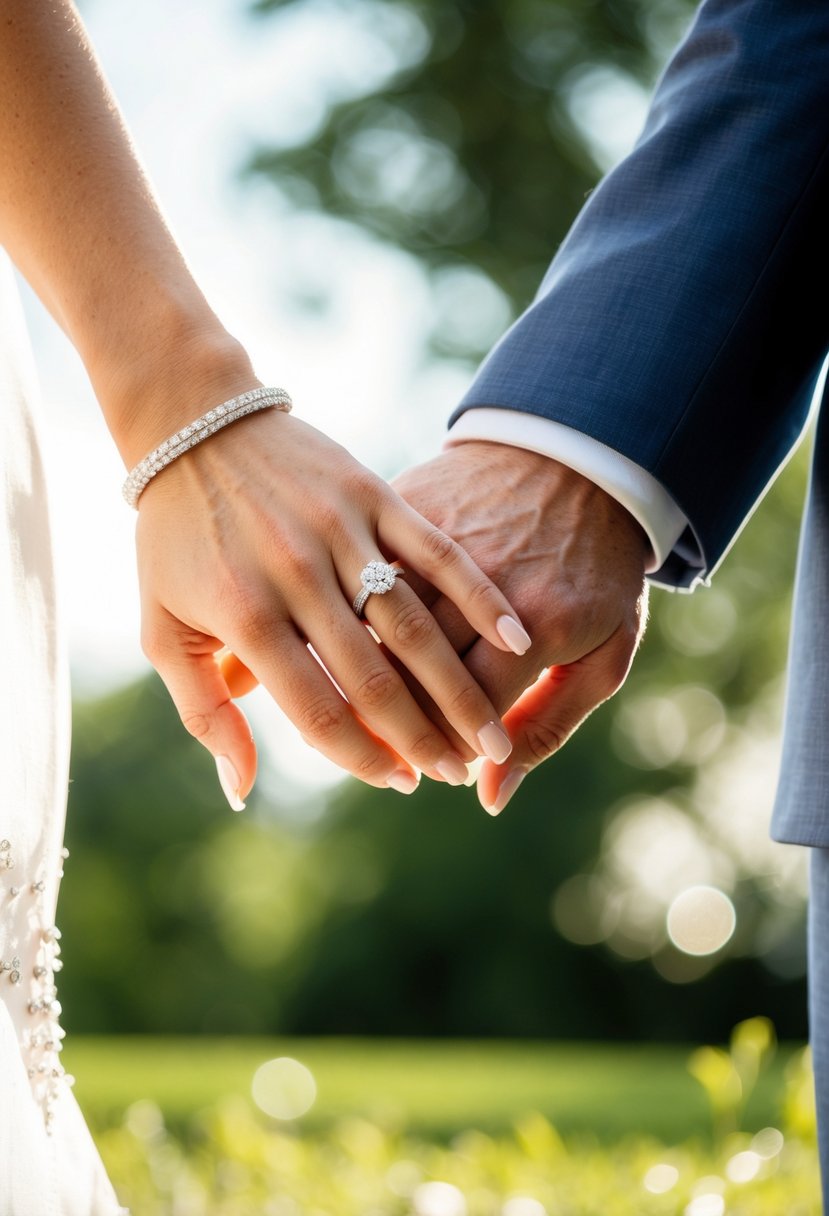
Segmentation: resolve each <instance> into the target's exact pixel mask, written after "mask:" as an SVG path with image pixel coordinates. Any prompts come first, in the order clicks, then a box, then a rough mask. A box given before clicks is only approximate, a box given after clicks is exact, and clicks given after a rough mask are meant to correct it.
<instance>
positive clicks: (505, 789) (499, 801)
mask: <svg viewBox="0 0 829 1216" xmlns="http://www.w3.org/2000/svg"><path fill="white" fill-rule="evenodd" d="M528 772H529V769H526V768H514V769H513V770H512V771H511V772H509V773H507V775H506V777H505V778H504V780H503V781H502V782H501V784H500V785H499V786H498V793H497V794H496V795H495V801H494V803H493V804H492V805H491V806H486V805H484V810H485V811H486V812H487V814H488V815H493V816H495V815H500V814H501V811H503V809H504V807H505V806H506V805H507V803H508V802H509V800H510V798H512V796H513V794H514V793H515V791H516V790H517V789H518V787H519V785H520V784H521V782H522V781H523V780H524V778H525V777H526V775H527V773H528Z"/></svg>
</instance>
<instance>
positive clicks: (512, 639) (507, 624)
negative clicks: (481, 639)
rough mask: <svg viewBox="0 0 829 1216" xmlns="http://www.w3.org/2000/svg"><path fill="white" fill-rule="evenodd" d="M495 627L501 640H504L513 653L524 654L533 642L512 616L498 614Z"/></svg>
mask: <svg viewBox="0 0 829 1216" xmlns="http://www.w3.org/2000/svg"><path fill="white" fill-rule="evenodd" d="M495 628H496V629H497V630H498V636H499V637H500V638H501V641H502V642H506V644H507V646H509V648H510V650H511V651H512V653H513V654H526V653H527V651H528V650H529V648H530V647H531V646H532V644H533V640H532V638H531V637H530V635H529V634H528V633H527V631H526V629H525V628H524V626H523V625H520V624H519V623H518V621H516V619H515V617H514V616H506V615H504V616H499V617H498V620H497V621H496V622H495Z"/></svg>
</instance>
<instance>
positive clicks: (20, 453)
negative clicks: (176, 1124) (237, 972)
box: [0, 250, 126, 1216]
mask: <svg viewBox="0 0 829 1216" xmlns="http://www.w3.org/2000/svg"><path fill="white" fill-rule="evenodd" d="M35 397H36V378H35V375H34V370H33V366H32V359H31V353H30V350H29V344H28V335H27V333H26V329H25V325H24V321H23V315H22V310H21V306H20V300H19V297H18V296H17V292H16V287H15V283H14V276H13V273H12V269H11V265H10V263H9V261H8V258H7V257H6V255H5V253H4V252H3V251H2V250H0V495H2V498H0V637H2V638H3V640H4V655H3V669H4V670H3V678H2V681H0V772H2V775H3V777H2V781H3V788H2V793H0V1216H118V1214H121V1216H123V1214H124V1213H125V1212H126V1209H124V1208H122V1207H121V1206H120V1205H119V1203H118V1201H117V1199H116V1196H115V1193H114V1191H113V1188H112V1185H111V1183H110V1181H109V1179H108V1178H107V1175H106V1172H105V1170H104V1167H103V1163H102V1162H101V1159H100V1157H99V1155H98V1151H97V1149H96V1148H95V1145H94V1143H93V1141H92V1137H91V1136H90V1133H89V1130H88V1128H87V1126H86V1123H85V1122H84V1119H83V1116H82V1115H81V1112H80V1110H79V1108H78V1105H77V1103H76V1101H75V1098H74V1095H73V1093H72V1089H71V1079H70V1078H67V1077H66V1075H65V1074H64V1072H63V1069H62V1067H61V1063H60V1046H61V1043H62V1038H63V1031H62V1030H61V1028H60V1023H59V1020H58V1018H59V1015H60V1012H61V1011H60V1005H59V1003H58V1000H57V993H56V989H55V978H56V976H55V973H56V972H59V970H60V941H59V937H60V934H59V931H57V929H56V927H55V905H56V902H57V894H58V885H59V881H60V875H61V872H62V867H63V860H64V853H65V850H64V849H63V829H64V822H65V816H66V793H67V785H68V770H69V687H68V674H67V665H66V662H65V655H64V653H63V646H62V640H61V637H60V632H59V628H58V620H57V615H56V609H55V582H54V571H53V565H52V543H51V538H50V533H49V518H48V510H47V497H46V485H45V480H44V472H43V465H42V462H41V457H40V453H39V450H38V444H37V435H36V427H35V421H34V418H33V413H32V407H33V401H34V399H35ZM58 978H59V977H58Z"/></svg>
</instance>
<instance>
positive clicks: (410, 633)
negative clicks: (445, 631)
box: [393, 603, 435, 646]
mask: <svg viewBox="0 0 829 1216" xmlns="http://www.w3.org/2000/svg"><path fill="white" fill-rule="evenodd" d="M434 632H435V619H434V617H433V616H432V614H431V613H430V612H429V611H428V610H427V609H426V608H425V607H424V605H423V604H421V603H416V604H408V605H406V607H405V608H403V609H402V610H401V611H400V612H399V613H398V615H397V619H396V620H395V622H394V629H393V636H394V640H395V641H396V642H399V643H400V645H401V646H413V645H417V644H419V643H423V642H426V641H428V640H429V639H430V638H431V637H432V636H433V635H434Z"/></svg>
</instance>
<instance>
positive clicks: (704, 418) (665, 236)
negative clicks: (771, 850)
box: [459, 0, 829, 845]
mask: <svg viewBox="0 0 829 1216" xmlns="http://www.w3.org/2000/svg"><path fill="white" fill-rule="evenodd" d="M827 226H829V3H827V2H826V0H706V2H705V3H703V4H702V6H701V8H700V9H699V11H698V13H697V17H696V20H695V21H694V23H693V25H692V27H691V29H690V32H689V34H688V36H687V37H686V39H685V40H684V42H683V43H682V45H681V46H680V47H679V49H678V51H677V52H676V54H675V56H674V58H673V60H672V61H671V63H670V64H669V66H668V68H667V69H666V71H665V72H664V74H663V76H662V78H661V80H660V82H659V85H658V87H657V90H656V93H655V95H654V99H653V103H652V106H651V109H650V112H649V115H648V119H647V122H646V125H645V128H644V130H643V132H642V135H641V137H640V139H639V140H638V142H637V144H636V146H635V148H634V150H633V152H632V153H631V154H630V155H629V156H628V157H627V158H626V159H625V160H624V161H622V163H621V164H620V165H619V166H617V168H616V169H615V170H614V171H613V172H612V173H610V174H609V175H608V176H607V177H606V178H605V180H604V181H603V182H602V183H601V185H600V186H599V187H598V188H597V189H596V190H595V192H594V193H593V194H592V195H591V197H590V199H589V200H588V202H587V205H586V206H585V208H584V209H583V211H582V213H581V215H580V216H579V218H578V219H577V221H576V223H575V224H574V226H573V228H572V230H571V232H570V234H569V235H568V237H567V239H566V241H565V242H564V244H563V245H562V246H561V248H560V250H559V252H558V254H557V255H556V257H555V258H554V260H553V262H552V264H551V266H550V269H549V271H548V273H547V275H546V277H545V279H544V282H543V283H542V285H541V288H540V290H539V293H538V296H537V297H536V300H535V301H534V303H533V304H532V306H531V307H530V308H529V309H528V310H527V312H526V313H525V314H524V315H523V316H522V317H521V318H520V319H519V320H518V321H517V322H516V323H515V325H514V326H513V327H512V328H511V330H510V331H509V332H508V333H507V334H506V335H505V336H504V338H503V339H502V340H501V342H500V343H499V344H498V345H497V346H496V348H495V349H494V350H493V352H492V354H491V355H490V356H489V358H488V359H487V360H486V361H485V363H484V364H483V366H482V367H481V369H480V371H479V373H478V375H477V377H476V379H475V381H474V382H473V384H472V387H471V388H470V390H469V393H468V394H467V396H466V397H465V399H464V401H463V403H462V404H461V406H460V409H459V412H461V411H463V410H464V409H467V408H469V407H470V406H476V405H488V406H500V407H502V408H504V409H514V410H522V411H525V412H529V413H535V414H540V415H542V416H544V417H547V418H551V419H554V420H555V421H557V422H561V423H564V424H565V425H567V426H571V427H575V428H576V429H578V430H580V431H583V432H585V433H587V434H589V435H592V436H593V437H594V438H596V439H599V440H601V441H602V442H603V443H605V444H607V445H608V446H609V447H611V448H614V449H616V450H617V451H619V452H622V453H623V454H624V455H625V456H627V457H629V458H630V459H631V460H633V461H635V462H636V463H637V464H639V465H640V466H642V467H643V468H645V469H647V470H648V471H649V472H650V473H651V474H653V476H654V477H656V478H657V479H658V480H659V481H660V482H661V483H662V484H663V485H664V486H665V487H666V488H667V490H668V491H669V492H670V493H671V495H672V496H673V498H674V499H675V501H676V502H677V504H678V505H679V506H680V507H681V508H682V510H683V511H684V513H685V515H686V517H687V518H688V520H689V521H690V526H689V528H688V529H687V530H686V533H685V535H684V536H683V537H682V538H681V540H680V542H679V544H678V545H677V546H676V548H675V550H674V552H673V553H672V554H671V557H670V558H669V560H668V561H667V562H666V563H665V565H664V566H663V567H662V568H661V570H659V571H658V572H657V573H656V574H655V575H653V576H652V577H653V578H654V579H655V580H656V581H657V582H662V583H665V584H667V585H670V586H678V587H692V586H694V585H695V584H696V583H698V582H700V581H705V580H706V579H707V578H708V576H709V575H710V573H711V571H712V570H713V569H714V568H715V566H716V565H717V563H718V562H719V561H720V559H721V557H722V556H723V554H724V553H725V551H726V550H727V549H728V547H729V545H730V544H731V542H732V540H733V539H734V537H735V536H736V534H737V533H738V532H739V530H740V528H741V526H742V524H743V523H744V521H745V520H746V518H747V517H748V515H749V514H750V513H751V511H752V509H753V507H754V505H755V504H756V503H757V502H758V500H759V499H760V498H761V497H762V495H763V493H764V491H765V489H766V487H767V486H768V484H769V482H770V481H771V480H772V479H773V477H774V475H775V473H776V472H777V470H778V469H779V467H780V465H781V463H782V462H783V461H785V459H786V457H787V455H788V454H789V452H790V451H791V449H792V447H793V445H794V444H795V443H796V441H797V439H798V437H799V435H800V433H801V431H802V429H803V425H804V422H805V419H806V415H807V413H808V408H809V404H810V401H811V399H812V396H813V394H814V389H815V384H816V381H817V377H818V374H819V372H820V368H821V365H822V362H823V359H824V357H825V355H826V352H827V347H829V316H827V311H826V308H825V306H821V305H822V300H823V293H824V290H825V283H826V281H827V270H829V231H827ZM815 299H817V305H816V304H815ZM827 428H829V421H827V422H826V423H825V425H824V427H823V428H822V429H821V428H819V431H818V443H817V450H816V458H815V464H814V470H813V476H812V482H811V490H810V498H809V505H808V509H807V518H806V526H805V528H804V534H803V540H802V551H801V562H800V573H799V578H798V584H799V585H798V592H797V597H796V615H795V630H794V641H793V651H792V678H791V681H790V685H791V688H792V689H793V690H796V692H797V696H796V697H795V696H794V695H792V696H791V697H790V703H789V707H788V713H787V729H786V743H785V749H784V750H785V755H784V770H783V774H782V779H781V786H780V794H779V797H778V805H777V807H776V810H775V820H774V827H773V831H774V834H775V835H777V836H778V837H779V838H785V839H788V840H794V841H800V842H803V843H812V844H822V845H829V641H828V640H826V639H825V635H827V634H829V429H827ZM816 646H817V653H818V655H820V656H821V661H820V662H819V663H818V664H817V665H816V663H815V653H816V651H815V647H816Z"/></svg>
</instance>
